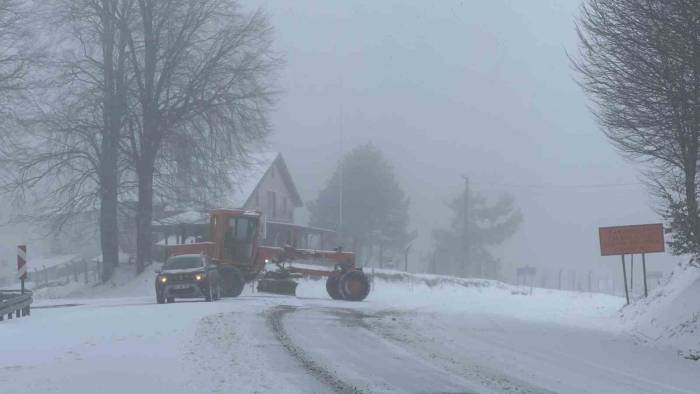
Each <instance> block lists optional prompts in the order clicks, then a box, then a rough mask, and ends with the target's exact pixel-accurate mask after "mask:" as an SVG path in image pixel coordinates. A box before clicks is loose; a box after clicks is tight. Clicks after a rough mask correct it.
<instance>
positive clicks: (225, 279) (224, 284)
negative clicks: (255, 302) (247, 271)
mask: <svg viewBox="0 0 700 394" xmlns="http://www.w3.org/2000/svg"><path fill="white" fill-rule="evenodd" d="M219 280H220V281H221V291H222V293H223V295H224V297H238V296H239V295H241V293H242V292H243V287H244V286H245V278H244V277H243V273H242V272H241V270H239V269H238V268H236V267H225V268H221V269H220V271H219Z"/></svg>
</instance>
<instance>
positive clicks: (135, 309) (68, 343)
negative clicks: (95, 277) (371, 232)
mask: <svg viewBox="0 0 700 394" xmlns="http://www.w3.org/2000/svg"><path fill="white" fill-rule="evenodd" d="M152 276H153V274H152V273H146V274H144V275H143V276H141V277H138V278H135V279H133V280H130V281H128V283H120V285H119V286H116V285H115V286H106V287H98V288H87V289H86V288H83V289H80V288H73V289H70V291H69V292H68V293H70V294H71V295H70V297H69V296H68V293H66V294H63V295H60V296H61V297H64V298H54V299H50V298H47V297H48V295H46V296H47V297H44V299H40V300H38V301H36V302H35V305H34V306H35V308H34V309H33V313H32V316H31V317H29V318H23V319H13V320H10V321H4V322H2V323H0V344H2V346H1V347H2V350H1V351H0V392H2V393H45V392H57V393H73V394H75V393H95V392H100V393H124V392H133V393H141V392H151V393H153V392H170V393H191V392H200V393H213V392H221V393H228V392H260V393H268V392H275V393H277V392H289V393H309V392H317V393H326V392H347V393H349V392H514V393H521V392H525V393H542V392H562V393H603V392H605V393H644V392H650V393H697V392H698V387H700V362H694V361H690V360H687V359H685V358H683V357H679V355H678V353H677V351H676V350H675V348H674V347H673V346H670V345H669V344H668V343H666V342H663V343H657V342H655V341H641V340H640V336H639V335H638V334H637V333H636V332H637V331H635V332H634V333H633V334H629V331H630V330H629V329H630V327H647V326H646V325H644V324H643V323H641V320H640V319H642V318H641V317H640V316H645V315H644V314H643V313H641V312H639V313H637V314H634V313H633V309H632V308H626V309H625V310H624V316H623V317H622V318H621V317H620V312H619V311H620V308H621V307H622V304H623V302H624V301H623V300H622V299H620V298H617V297H611V296H605V295H590V294H581V293H570V292H558V291H552V290H542V289H535V290H534V292H533V294H532V295H524V294H521V293H522V291H521V290H523V289H518V288H515V287H512V286H507V285H504V284H501V283H499V282H493V281H479V280H458V281H455V280H436V279H439V278H436V277H430V276H411V277H410V278H408V280H406V278H403V279H401V280H396V281H394V279H391V278H390V277H389V276H386V275H385V276H383V278H384V279H375V283H374V289H373V291H372V293H371V295H370V297H369V298H368V299H367V300H366V301H365V302H361V303H349V302H338V301H331V300H329V299H328V297H327V295H326V294H325V289H324V284H323V282H321V281H306V282H303V283H302V284H301V285H300V286H299V289H298V297H296V298H295V297H284V296H273V295H265V294H259V293H252V292H251V289H250V288H247V289H246V292H245V293H244V295H243V296H241V297H240V298H237V299H225V300H222V301H219V302H214V303H206V302H199V301H191V302H177V303H175V304H166V305H156V304H155V303H154V297H153V293H152V289H151V285H152ZM378 277H379V275H378ZM692 283H694V282H692V281H691V282H690V283H689V284H687V285H690V284H692ZM75 286H77V285H75ZM678 286H679V287H681V286H680V285H678ZM686 288H687V286H686ZM54 295H57V294H54ZM66 297H69V298H66ZM633 315H634V316H633Z"/></svg>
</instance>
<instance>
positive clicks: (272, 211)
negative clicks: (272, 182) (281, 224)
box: [267, 191, 277, 218]
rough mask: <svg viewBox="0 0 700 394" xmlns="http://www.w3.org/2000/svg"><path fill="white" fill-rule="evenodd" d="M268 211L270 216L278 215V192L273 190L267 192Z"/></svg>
mask: <svg viewBox="0 0 700 394" xmlns="http://www.w3.org/2000/svg"><path fill="white" fill-rule="evenodd" d="M267 211H268V212H267V213H268V215H270V217H273V218H274V217H276V216H277V194H276V193H275V192H273V191H268V192H267Z"/></svg>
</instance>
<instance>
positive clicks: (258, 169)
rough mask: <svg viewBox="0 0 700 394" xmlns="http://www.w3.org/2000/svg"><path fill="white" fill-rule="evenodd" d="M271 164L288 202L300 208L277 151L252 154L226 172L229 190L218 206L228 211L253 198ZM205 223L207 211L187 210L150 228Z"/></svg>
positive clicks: (163, 219)
mask: <svg viewBox="0 0 700 394" xmlns="http://www.w3.org/2000/svg"><path fill="white" fill-rule="evenodd" d="M275 162H277V163H278V166H279V167H278V168H279V170H280V171H281V173H282V177H283V179H284V182H285V184H286V185H287V187H288V189H289V191H290V193H291V196H292V200H293V201H292V202H293V203H294V204H295V206H297V207H300V206H302V205H303V202H302V200H301V197H300V196H299V192H298V191H297V189H296V186H295V185H294V181H293V180H292V177H291V174H290V173H289V169H288V168H287V165H286V164H285V163H284V158H283V157H282V154H280V153H279V152H261V153H257V154H252V155H251V156H250V159H249V160H248V162H247V163H246V165H244V166H243V167H242V168H241V169H239V170H237V171H232V172H230V173H229V174H228V176H229V180H230V182H231V185H232V189H233V190H232V191H231V193H229V194H228V196H226V198H225V201H222V202H221V205H223V206H227V207H232V208H243V207H245V205H246V203H247V202H248V200H250V198H251V197H252V196H253V193H254V192H255V189H256V188H257V187H258V185H259V184H260V182H261V181H262V179H263V178H264V177H265V174H267V172H268V171H269V170H270V167H272V165H273V164H275ZM208 220H209V219H208V213H207V212H205V211H199V210H194V209H188V210H186V211H184V212H182V213H178V214H176V215H172V216H168V217H165V218H161V219H156V220H153V225H156V226H158V225H165V226H172V225H178V224H206V223H208Z"/></svg>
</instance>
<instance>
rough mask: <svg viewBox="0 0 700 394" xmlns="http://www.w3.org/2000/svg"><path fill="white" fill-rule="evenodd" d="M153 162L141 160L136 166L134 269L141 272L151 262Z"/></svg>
mask: <svg viewBox="0 0 700 394" xmlns="http://www.w3.org/2000/svg"><path fill="white" fill-rule="evenodd" d="M153 172H154V170H153V163H152V162H151V161H150V160H148V159H144V160H142V163H139V166H138V178H139V179H138V193H139V195H138V197H139V199H138V202H137V204H136V270H137V272H138V273H141V272H143V270H144V269H145V267H146V264H150V262H151V251H152V246H153V245H152V244H153V242H152V238H153V237H152V233H151V222H152V221H153Z"/></svg>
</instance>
